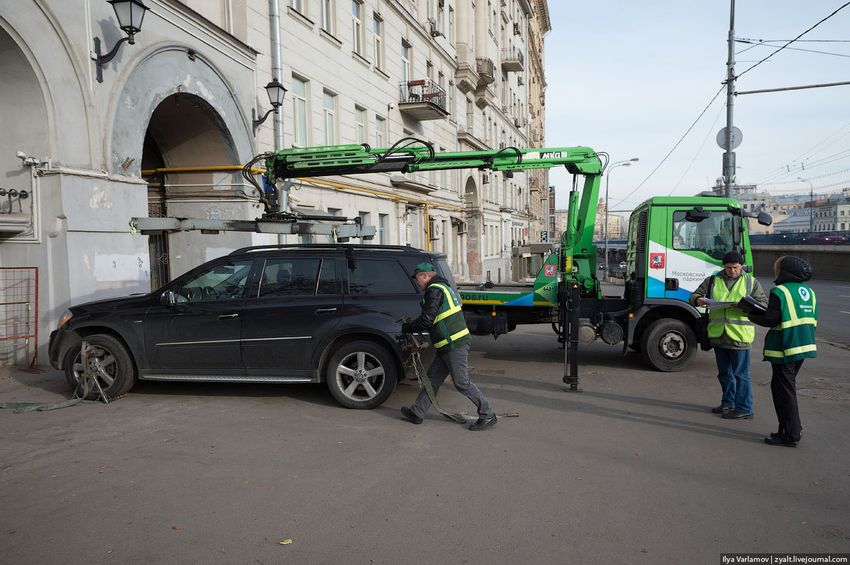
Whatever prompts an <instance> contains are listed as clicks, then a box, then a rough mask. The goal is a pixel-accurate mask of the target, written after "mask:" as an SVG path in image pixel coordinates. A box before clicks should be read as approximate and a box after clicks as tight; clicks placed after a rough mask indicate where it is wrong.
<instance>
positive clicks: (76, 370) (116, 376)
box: [62, 334, 136, 400]
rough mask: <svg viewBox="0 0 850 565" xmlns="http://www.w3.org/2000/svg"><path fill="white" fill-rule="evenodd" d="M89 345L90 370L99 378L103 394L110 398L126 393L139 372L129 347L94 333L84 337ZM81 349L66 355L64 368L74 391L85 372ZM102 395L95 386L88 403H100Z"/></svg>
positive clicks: (73, 348) (104, 335)
mask: <svg viewBox="0 0 850 565" xmlns="http://www.w3.org/2000/svg"><path fill="white" fill-rule="evenodd" d="M84 339H85V341H86V342H88V344H89V348H90V349H89V356H88V360H87V362H88V368H89V370H90V371H91V373H92V374H93V375H94V376H95V378H96V379H97V382H98V383H99V384H100V387H101V388H102V389H103V393H104V394H105V395H106V396H107V397H108V398H110V399H112V398H116V397H118V396H121V395H122V394H126V393H127V392H128V391H129V390H130V389H131V388H132V387H133V384H134V383H135V381H136V369H135V367H134V366H133V361H132V360H131V359H130V354H129V353H127V348H125V347H124V345H122V344H121V342H120V341H118V340H117V339H115V338H114V337H112V336H111V335H106V334H94V335H90V336H88V337H86V338H84ZM80 349H81V348H80V347H79V346H77V347H72V348H71V349H69V350H68V353H67V354H66V355H65V360H64V363H63V364H62V366H63V367H64V369H65V379H66V380H67V381H68V384H70V385H71V388H72V389H73V390H76V389H77V385H78V384H79V382H80V379H81V378H82V374H83V372H84V371H85V366H84V365H83V362H84V361H83V359H82V358H81V355H80V353H81V351H80ZM98 395H99V392H98V391H97V389H96V387H94V386H93V385H91V386H90V387H89V390H88V394H87V395H86V400H96V399H97V398H98Z"/></svg>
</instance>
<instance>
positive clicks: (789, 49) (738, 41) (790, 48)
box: [735, 39, 850, 58]
mask: <svg viewBox="0 0 850 565" xmlns="http://www.w3.org/2000/svg"><path fill="white" fill-rule="evenodd" d="M735 42H737V43H752V42H750V41H745V40H742V39H736V40H735ZM755 47H773V45H768V44H767V43H752V45H750V47H747V48H746V49H742V50H740V51H738V52H737V53H736V55H740V54H741V53H745V52H747V51H749V50H750V49H753V48H755ZM786 49H787V50H788V51H802V52H804V53H815V54H818V55H832V56H834V57H847V58H850V55H848V54H847V53H831V52H829V51H816V50H814V49H800V48H799V47H786Z"/></svg>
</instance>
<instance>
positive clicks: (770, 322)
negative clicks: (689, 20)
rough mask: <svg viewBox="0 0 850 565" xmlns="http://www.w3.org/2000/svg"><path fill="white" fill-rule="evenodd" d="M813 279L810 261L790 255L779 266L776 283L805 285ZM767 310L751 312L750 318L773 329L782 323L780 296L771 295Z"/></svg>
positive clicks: (753, 321)
mask: <svg viewBox="0 0 850 565" xmlns="http://www.w3.org/2000/svg"><path fill="white" fill-rule="evenodd" d="M810 278H812V267H811V265H809V263H808V261H806V260H805V259H801V258H800V257H795V256H793V255H789V256H787V257H785V258H783V259H782V263H781V264H780V265H779V277H777V279H776V280H775V281H773V282H774V284H776V285H777V286H778V285H780V284H784V283H787V282H796V283H803V282H806V281H808V280H809V279H810ZM769 294H770V296H769V297H768V300H767V310H766V311H765V312H751V313H750V315H749V316H748V318H749V319H750V321H751V322H752V323H754V324H758V325H760V326H765V327H767V328H772V327H773V326H775V325H776V324H778V323H779V322H781V321H782V302H781V301H780V300H779V296H777V295H776V294H774V293H772V292H771V293H769Z"/></svg>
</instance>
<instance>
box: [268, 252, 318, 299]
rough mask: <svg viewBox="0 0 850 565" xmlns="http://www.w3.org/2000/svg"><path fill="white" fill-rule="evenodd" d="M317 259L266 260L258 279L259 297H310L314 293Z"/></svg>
mask: <svg viewBox="0 0 850 565" xmlns="http://www.w3.org/2000/svg"><path fill="white" fill-rule="evenodd" d="M318 273H319V259H318V258H313V257H292V258H286V259H267V260H266V263H265V265H264V266H263V276H262V277H261V278H260V292H259V296H260V297H276V296H311V295H313V294H315V293H316V281H317V276H318Z"/></svg>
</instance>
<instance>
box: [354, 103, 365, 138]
mask: <svg viewBox="0 0 850 565" xmlns="http://www.w3.org/2000/svg"><path fill="white" fill-rule="evenodd" d="M354 141H356V142H357V143H366V108H363V107H361V106H354Z"/></svg>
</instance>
